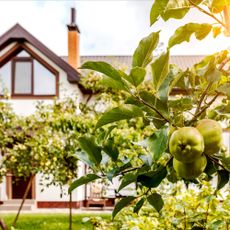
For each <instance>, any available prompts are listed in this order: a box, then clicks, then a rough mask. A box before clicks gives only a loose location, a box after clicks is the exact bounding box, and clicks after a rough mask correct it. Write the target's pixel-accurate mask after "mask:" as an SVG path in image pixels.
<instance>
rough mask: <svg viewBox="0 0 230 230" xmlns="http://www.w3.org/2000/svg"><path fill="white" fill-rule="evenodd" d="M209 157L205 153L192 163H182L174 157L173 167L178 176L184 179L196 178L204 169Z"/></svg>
mask: <svg viewBox="0 0 230 230" xmlns="http://www.w3.org/2000/svg"><path fill="white" fill-rule="evenodd" d="M206 165H207V159H206V157H205V156H204V155H203V156H201V157H199V158H198V159H196V160H195V161H193V162H191V163H182V162H180V161H178V160H177V159H176V158H173V168H174V169H175V171H176V173H177V175H178V176H180V177H181V178H184V179H190V180H191V179H195V178H197V177H198V176H200V174H201V173H202V172H203V171H204V169H205V167H206Z"/></svg>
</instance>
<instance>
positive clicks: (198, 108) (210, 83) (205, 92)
mask: <svg viewBox="0 0 230 230" xmlns="http://www.w3.org/2000/svg"><path fill="white" fill-rule="evenodd" d="M211 86H212V82H209V83H208V85H207V87H206V89H205V90H204V92H203V93H202V95H201V97H200V100H199V102H198V106H197V108H196V111H195V114H197V113H198V112H199V110H200V107H201V105H202V102H203V100H204V98H205V96H206V94H207V92H208V90H209V89H210V87H211Z"/></svg>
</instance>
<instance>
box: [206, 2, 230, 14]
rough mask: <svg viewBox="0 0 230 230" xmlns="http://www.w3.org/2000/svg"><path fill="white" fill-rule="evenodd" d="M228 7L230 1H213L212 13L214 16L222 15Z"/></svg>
mask: <svg viewBox="0 0 230 230" xmlns="http://www.w3.org/2000/svg"><path fill="white" fill-rule="evenodd" d="M226 5H230V0H212V1H211V7H210V11H211V12H212V13H214V14H217V13H220V12H221V11H222V10H223V9H224V7H225V6H226Z"/></svg>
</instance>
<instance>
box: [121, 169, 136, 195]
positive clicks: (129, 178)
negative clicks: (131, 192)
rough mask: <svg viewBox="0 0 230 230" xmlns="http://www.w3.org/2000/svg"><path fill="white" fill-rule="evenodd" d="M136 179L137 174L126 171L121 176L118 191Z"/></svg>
mask: <svg viewBox="0 0 230 230" xmlns="http://www.w3.org/2000/svg"><path fill="white" fill-rule="evenodd" d="M136 180H137V175H136V174H133V173H128V174H126V175H124V176H123V178H122V182H121V184H120V186H119V188H118V192H119V191H120V190H121V189H123V188H125V187H126V186H127V185H129V184H131V183H134V182H135V181H136Z"/></svg>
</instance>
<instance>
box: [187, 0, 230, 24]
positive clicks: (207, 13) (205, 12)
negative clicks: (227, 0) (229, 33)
mask: <svg viewBox="0 0 230 230" xmlns="http://www.w3.org/2000/svg"><path fill="white" fill-rule="evenodd" d="M188 1H189V3H190V4H191V5H192V6H194V7H195V8H197V9H198V10H199V11H201V12H202V13H204V14H206V15H208V16H209V17H211V18H213V19H214V20H216V21H217V22H218V23H219V24H221V25H222V26H223V27H224V28H227V26H226V25H225V24H224V23H223V22H222V21H220V20H219V19H218V18H217V17H216V16H215V15H213V14H211V13H209V12H208V11H206V10H204V9H203V8H201V7H200V6H198V5H196V4H195V3H194V2H193V1H192V0H188Z"/></svg>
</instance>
